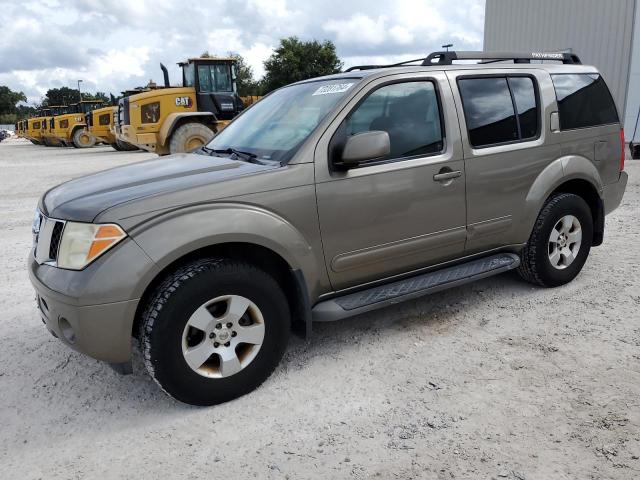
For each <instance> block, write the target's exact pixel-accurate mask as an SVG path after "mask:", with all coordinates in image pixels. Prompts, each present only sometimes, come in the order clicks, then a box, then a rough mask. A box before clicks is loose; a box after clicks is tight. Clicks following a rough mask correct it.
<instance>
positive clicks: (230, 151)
mask: <svg viewBox="0 0 640 480" xmlns="http://www.w3.org/2000/svg"><path fill="white" fill-rule="evenodd" d="M200 148H201V150H202V151H203V152H205V153H207V154H209V155H216V156H218V155H219V154H223V155H225V154H226V155H235V157H236V158H238V159H240V160H244V161H245V162H250V163H257V164H258V165H270V164H271V163H272V162H268V161H262V160H259V159H258V155H256V154H255V153H251V152H243V151H242V150H238V149H237V148H232V147H229V148H222V149H216V148H209V147H206V146H202V147H200Z"/></svg>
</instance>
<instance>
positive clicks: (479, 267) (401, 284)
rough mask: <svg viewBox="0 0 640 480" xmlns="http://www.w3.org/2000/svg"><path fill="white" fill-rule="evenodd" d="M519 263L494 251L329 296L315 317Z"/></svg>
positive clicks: (351, 311)
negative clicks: (459, 262) (477, 257)
mask: <svg viewBox="0 0 640 480" xmlns="http://www.w3.org/2000/svg"><path fill="white" fill-rule="evenodd" d="M519 265H520V257H518V256H517V255H514V254H513V253H500V254H497V255H491V256H489V257H484V258H480V259H476V260H471V261H469V262H466V263H462V264H460V265H455V266H453V267H447V268H443V269H441V270H436V271H434V272H429V273H423V274H422V275H417V276H415V277H410V278H405V279H404V280H398V281H395V282H392V283H387V284H385V285H379V286H377V287H373V288H370V289H367V290H363V291H360V292H356V293H350V294H347V295H344V296H342V297H336V298H332V299H330V300H325V301H324V302H320V303H318V304H317V305H316V306H315V307H313V309H312V311H311V313H312V316H313V320H314V321H317V322H330V321H333V320H340V319H343V318H347V317H351V316H354V315H359V314H360V313H364V312H368V311H370V310H376V309H378V308H382V307H386V306H387V305H392V304H395V303H400V302H404V301H405V300H410V299H412V298H417V297H421V296H423V295H428V294H430V293H434V292H439V291H440V290H445V289H447V288H451V287H457V286H458V285H463V284H465V283H470V282H473V281H475V280H479V279H481V278H485V277H490V276H492V275H497V274H499V273H502V272H506V271H507V270H513V269H514V268H517V267H518V266H519Z"/></svg>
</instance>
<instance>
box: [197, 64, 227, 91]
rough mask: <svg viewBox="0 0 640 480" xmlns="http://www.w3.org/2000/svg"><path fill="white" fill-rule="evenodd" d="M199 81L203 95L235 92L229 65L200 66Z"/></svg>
mask: <svg viewBox="0 0 640 480" xmlns="http://www.w3.org/2000/svg"><path fill="white" fill-rule="evenodd" d="M198 81H199V82H200V91H201V92H203V93H211V92H231V91H233V85H232V84H231V66H230V65H227V64H214V65H210V64H205V65H198Z"/></svg>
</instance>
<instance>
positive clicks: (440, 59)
mask: <svg viewBox="0 0 640 480" xmlns="http://www.w3.org/2000/svg"><path fill="white" fill-rule="evenodd" d="M454 60H481V63H492V62H500V61H503V60H512V61H513V62H514V63H531V60H555V61H560V62H562V63H566V64H581V63H582V62H581V61H580V58H579V57H578V56H577V55H576V54H575V53H561V52H528V53H519V52H474V51H460V52H453V51H452V52H433V53H431V54H429V56H428V57H427V58H425V59H424V61H423V62H422V65H451V64H452V63H453V61H454Z"/></svg>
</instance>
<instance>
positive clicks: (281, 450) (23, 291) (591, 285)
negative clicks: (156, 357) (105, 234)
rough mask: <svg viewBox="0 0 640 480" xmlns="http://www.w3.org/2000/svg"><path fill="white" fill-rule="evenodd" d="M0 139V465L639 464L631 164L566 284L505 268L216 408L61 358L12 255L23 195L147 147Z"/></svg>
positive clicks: (392, 315) (639, 233)
mask: <svg viewBox="0 0 640 480" xmlns="http://www.w3.org/2000/svg"><path fill="white" fill-rule="evenodd" d="M150 156H151V155H150V154H147V153H118V152H115V151H113V150H111V149H110V148H107V147H98V148H94V149H91V150H75V149H56V148H45V147H36V146H33V145H31V144H28V143H27V142H24V141H20V140H8V141H5V142H3V143H2V144H0V176H1V177H0V178H1V185H2V189H1V190H0V224H1V225H2V236H1V237H0V245H1V250H0V251H1V252H2V255H1V256H0V278H1V279H2V288H1V290H0V309H1V311H2V312H3V314H4V315H3V317H2V321H1V322H0V477H2V478H21V479H31V478H47V479H50V478H65V479H66V478H83V479H84V478H100V479H108V478H136V479H140V478H227V479H233V478H251V477H254V478H274V479H276V478H277V479H280V478H291V479H298V478H323V479H326V478H369V477H375V478H383V479H388V478H401V479H409V478H433V479H450V478H473V479H475V478H486V479H489V478H496V479H517V480H523V479H527V480H529V479H544V480H548V479H572V480H573V479H577V478H580V479H604V478H616V479H620V478H625V479H627V478H628V479H633V478H638V477H640V459H639V457H640V408H639V406H640V322H639V320H640V314H638V311H639V310H640V226H639V225H640V184H639V179H640V162H638V161H628V162H627V171H628V172H629V174H630V181H629V185H628V187H627V193H626V195H625V197H624V200H623V203H622V205H621V207H620V208H619V209H618V210H617V211H616V212H614V214H612V215H611V216H610V217H608V218H607V233H606V239H605V243H604V245H603V246H601V247H599V248H596V249H594V250H593V251H592V253H591V256H590V258H589V260H588V262H587V264H586V266H585V268H584V270H583V271H582V273H581V274H580V276H579V277H578V278H577V279H576V280H575V281H574V282H573V283H571V284H569V285H567V286H564V287H561V288H557V289H540V288H534V287H532V286H530V285H528V284H526V283H523V282H522V281H520V280H519V279H518V277H517V275H515V274H505V275H502V276H499V277H494V278H490V279H486V280H483V281H480V282H477V283H474V284H471V285H467V286H464V287H460V288H455V289H452V290H449V291H446V292H442V293H438V294H434V295H432V296H430V297H426V298H424V299H421V300H419V301H413V302H409V303H405V304H403V305H400V306H397V307H394V308H388V309H385V310H382V311H379V312H376V313H374V314H368V315H363V316H360V317H357V318H354V319H351V320H348V321H344V322H341V323H335V324H320V325H316V326H315V327H314V329H315V333H314V336H313V338H312V339H311V341H309V342H304V341H302V340H300V339H298V338H293V339H292V341H291V344H290V347H289V350H288V352H287V354H286V357H285V359H284V361H283V363H282V364H281V365H280V367H279V368H278V369H277V370H276V372H275V374H274V375H273V376H272V377H271V378H270V379H269V380H267V382H265V384H264V385H263V386H262V387H261V388H259V389H258V390H257V391H255V392H253V393H251V394H249V395H247V396H245V397H243V398H240V399H238V400H235V401H233V402H230V403H227V404H224V405H220V406H217V407H212V408H195V407H189V406H185V405H182V404H180V403H177V402H175V401H173V400H172V399H170V398H168V397H167V396H165V395H164V394H163V393H162V392H161V391H160V390H159V389H158V388H157V387H156V385H155V384H154V383H153V382H152V381H151V380H150V378H149V377H148V376H147V375H146V373H145V371H144V367H143V365H142V363H141V361H140V357H139V355H138V356H136V358H135V359H134V374H133V375H129V376H124V377H123V376H119V375H117V374H116V373H114V372H113V371H112V370H111V369H110V368H109V367H107V366H106V365H104V364H101V363H99V362H97V361H94V360H92V359H90V358H87V357H84V356H82V355H80V354H77V353H74V352H72V351H70V350H69V349H67V348H65V347H64V346H63V344H62V343H60V342H59V341H57V340H55V339H54V338H53V337H52V336H51V335H50V334H49V333H48V332H47V331H46V330H45V328H44V327H43V325H42V323H41V322H40V319H39V317H38V314H37V312H36V308H35V305H34V301H33V290H32V288H31V285H30V284H29V280H28V277H27V272H26V268H25V259H26V256H27V252H28V250H29V248H30V243H31V235H30V224H31V220H32V217H33V210H34V207H35V205H36V201H37V197H38V196H39V195H40V194H41V193H42V192H44V191H45V190H47V189H48V188H50V187H52V186H54V185H55V184H57V183H60V182H62V181H64V180H67V179H70V178H73V177H77V176H79V175H82V174H85V173H89V172H93V171H97V170H102V169H105V168H110V167H113V166H117V165H123V164H125V163H129V162H135V161H139V160H142V159H146V158H149V157H150Z"/></svg>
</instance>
